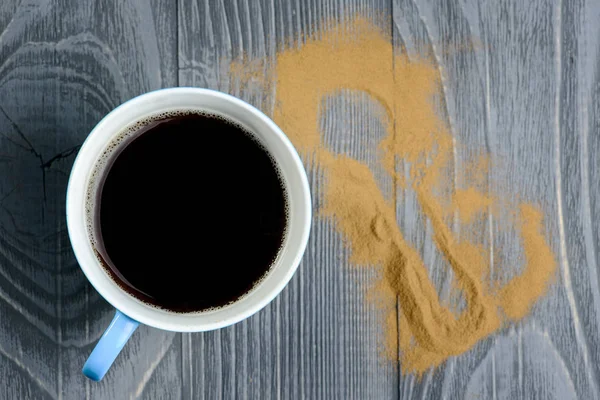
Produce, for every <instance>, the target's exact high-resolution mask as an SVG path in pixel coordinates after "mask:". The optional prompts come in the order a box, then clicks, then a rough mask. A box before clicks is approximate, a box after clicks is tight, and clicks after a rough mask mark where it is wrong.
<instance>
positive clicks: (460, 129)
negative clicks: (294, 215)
mask: <svg viewBox="0 0 600 400" xmlns="http://www.w3.org/2000/svg"><path fill="white" fill-rule="evenodd" d="M356 13H358V14H362V15H365V16H366V17H367V18H371V19H373V20H376V21H379V22H378V23H379V24H387V26H383V28H384V29H389V31H391V32H392V33H393V40H394V45H395V46H396V47H397V48H398V49H399V50H402V51H406V52H407V53H408V54H409V55H411V54H412V55H418V54H430V55H433V56H434V59H435V61H436V63H437V65H438V67H439V71H440V74H441V76H442V77H443V81H444V88H443V89H444V97H445V104H446V109H447V117H448V123H449V126H450V127H451V130H452V133H453V135H454V136H455V137H456V138H458V139H459V140H460V141H461V142H462V143H469V144H473V145H476V146H483V147H484V148H485V149H487V151H488V152H489V153H490V154H491V155H492V157H498V158H502V159H503V160H505V161H506V162H505V163H504V168H503V169H502V171H494V173H496V174H497V177H498V179H502V180H503V181H505V182H507V184H508V185H509V186H510V189H511V190H512V191H513V192H515V193H519V195H520V196H521V197H522V198H523V199H527V200H529V201H532V202H536V203H537V204H539V205H540V207H542V208H543V210H544V212H545V214H546V226H547V229H548V232H549V240H550V242H551V244H552V248H553V250H554V252H555V254H556V256H557V260H558V264H559V271H558V273H557V276H556V282H555V284H554V286H553V287H552V289H551V291H550V293H549V294H548V295H547V296H546V297H545V298H544V299H542V300H541V301H540V302H538V304H537V305H536V307H535V308H534V311H533V313H532V314H531V315H530V316H529V317H527V318H526V319H525V320H523V321H521V322H520V323H518V324H516V325H514V326H511V327H508V328H505V329H503V330H501V331H499V332H497V333H495V334H494V335H492V336H491V337H489V338H487V339H485V340H483V341H481V342H480V343H479V344H478V345H476V346H475V347H474V348H473V349H471V350H470V351H468V352H467V353H465V354H463V355H461V356H458V357H454V358H451V359H449V360H448V361H447V362H446V363H444V364H443V365H442V366H441V367H440V368H437V369H435V370H431V371H429V372H427V373H426V374H425V375H424V376H423V377H422V379H417V378H416V377H414V376H411V375H404V374H403V373H402V369H401V365H399V364H396V363H392V362H385V361H382V360H381V358H380V356H379V353H378V346H379V345H380V340H381V324H380V323H379V322H378V319H377V318H378V317H377V312H376V310H375V309H374V308H373V306H372V305H370V303H368V302H366V301H365V288H366V287H367V286H368V283H369V282H370V281H371V280H372V278H373V277H372V271H370V270H369V269H364V268H363V269H360V268H351V267H349V265H348V251H347V250H346V249H345V248H344V246H343V245H342V242H341V238H340V236H339V234H337V233H335V231H334V230H333V228H332V226H331V224H330V223H328V222H325V221H322V220H319V219H315V220H314V223H313V230H312V236H311V239H310V242H309V245H308V249H307V252H306V254H305V257H304V260H303V262H302V264H301V265H300V268H299V270H298V272H297V273H296V275H295V277H294V278H293V279H292V281H291V282H290V284H289V286H288V287H287V288H286V289H285V290H284V291H283V292H282V294H281V295H280V296H279V297H277V299H276V300H275V301H274V302H273V303H272V304H270V305H269V306H268V307H266V308H265V309H264V310H262V311H260V312H259V313H258V314H256V315H254V316H253V317H251V318H249V319H248V320H246V321H244V322H241V323H239V324H237V325H235V326H233V327H229V328H227V329H222V330H219V331H215V332H207V333H195V334H176V333H171V332H163V331H159V330H157V329H152V328H148V327H141V328H140V329H139V330H138V331H137V332H136V333H135V335H134V336H133V338H132V339H131V341H130V342H129V343H128V345H127V346H126V347H125V349H124V351H123V353H122V354H121V356H120V357H119V358H118V359H117V361H116V362H115V364H114V365H113V367H112V369H111V371H110V372H109V374H108V375H107V377H106V378H105V379H104V380H103V381H102V382H100V383H93V382H91V381H88V380H86V379H85V378H84V377H83V376H82V374H81V372H80V371H81V367H82V365H83V363H84V361H85V359H86V357H87V356H88V354H89V353H90V351H91V350H92V348H93V346H94V344H95V342H96V341H97V340H98V338H99V337H100V335H101V334H102V332H103V330H104V328H105V327H106V326H107V324H108V323H109V322H110V319H111V318H112V316H113V309H112V307H111V306H110V305H109V304H108V303H107V302H106V301H104V300H103V299H102V298H101V297H100V296H99V295H98V293H97V292H96V291H95V290H94V289H93V288H92V287H91V286H90V285H89V284H88V283H87V281H86V279H85V278H84V276H83V274H82V272H81V271H80V269H79V267H78V265H77V263H76V261H75V259H74V256H73V253H72V251H71V248H70V244H69V239H68V236H67V230H66V226H65V191H66V185H67V179H68V174H69V171H70V168H71V165H72V163H73V159H74V156H75V154H76V151H77V149H78V146H79V145H80V144H81V143H82V141H83V140H84V139H85V137H86V135H87V134H88V133H89V131H90V130H91V128H92V127H93V126H94V125H95V124H96V123H97V122H98V121H99V120H100V119H101V118H102V117H103V116H104V115H105V114H106V113H108V112H109V111H110V110H112V109H113V108H114V107H116V106H117V105H119V104H120V103H122V102H123V101H125V100H127V99H130V98H132V97H134V96H136V95H139V94H141V93H144V92H147V91H150V90H153V89H158V88H161V87H170V86H199V87H208V88H214V89H218V90H221V91H225V92H230V93H232V94H234V95H236V96H239V97H241V98H243V99H245V100H247V101H250V102H256V98H255V97H256V96H255V95H253V94H251V93H247V92H245V91H240V90H238V89H236V88H235V87H233V86H234V85H230V81H229V80H228V78H227V74H226V71H227V69H228V63H229V62H230V61H231V60H232V59H235V58H236V57H239V56H240V55H242V54H252V55H254V56H261V57H270V58H273V57H274V55H275V52H276V49H277V46H278V45H281V44H283V43H290V42H292V41H293V40H296V39H299V38H302V37H303V36H304V35H306V34H309V33H312V32H315V31H316V30H317V29H319V27H320V26H322V21H323V20H331V19H334V20H340V21H342V20H344V19H345V18H348V16H349V15H354V14H356ZM381 16H388V17H391V18H388V19H387V22H382V21H386V19H385V18H381ZM460 46H467V47H469V46H473V47H475V50H474V51H450V50H452V49H456V48H458V47H460ZM327 101H328V108H327V109H328V111H327V113H326V115H325V116H324V117H323V118H324V119H323V127H324V129H325V135H326V136H327V138H328V139H327V140H329V143H330V145H331V146H334V147H337V148H339V149H342V150H343V151H346V152H350V153H352V154H358V153H361V152H368V151H369V149H367V148H363V147H360V146H358V145H357V143H366V142H368V141H365V140H362V139H364V138H372V139H373V140H372V141H373V142H376V140H377V139H379V138H380V137H381V136H382V135H383V134H384V130H383V127H382V126H381V122H380V121H379V119H378V117H377V116H376V115H379V114H378V111H380V110H377V105H374V104H373V102H372V101H370V100H369V99H368V98H367V97H366V96H361V95H360V94H352V93H346V94H340V95H339V96H336V97H332V98H329V99H328V100H327ZM264 111H265V112H266V113H270V112H271V111H272V110H268V109H266V110H264ZM0 134H1V135H0V398H1V399H45V398H52V399H83V398H86V399H87V398H92V399H129V398H148V399H169V398H173V399H179V398H182V399H198V398H203V399H204V398H206V399H232V398H240V399H270V398H274V399H280V398H281V399H287V398H293V399H379V398H381V399H396V398H401V399H428V398H433V399H438V398H444V399H520V398H523V399H533V398H539V399H561V400H564V399H572V398H573V399H574V398H580V399H586V400H587V399H598V398H600V290H599V287H600V281H599V277H598V264H599V260H598V254H597V252H598V247H599V240H600V229H599V224H600V222H599V221H600V201H598V200H599V199H600V185H599V184H598V180H599V178H600V154H599V153H600V2H598V1H597V0H577V1H576V0H553V1H551V0H530V1H522V0H502V1H499V0H489V1H477V0H459V1H446V0H392V1H390V0H360V1H353V0H327V1H325V0H323V1H320V0H260V1H254V0H220V1H216V0H214V1H213V0H177V1H176V0H146V1H143V0H110V1H104V0H102V1H101V0H1V1H0ZM356 138H360V139H361V140H356ZM368 157H369V154H365V155H364V156H363V157H362V158H363V159H368ZM459 157H460V154H459ZM307 167H309V168H308V170H309V175H310V179H311V182H312V190H313V191H315V192H318V189H319V185H320V183H319V182H320V180H319V179H318V177H316V176H315V173H314V171H313V170H312V169H311V168H310V166H307ZM413 203H414V202H413ZM413 203H411V202H409V201H408V200H407V201H406V204H403V205H401V206H399V207H398V210H400V211H399V215H398V218H399V224H400V225H401V227H402V228H403V230H404V232H405V234H406V235H407V236H409V237H422V238H425V240H427V237H428V236H427V235H430V233H426V232H424V229H425V228H424V227H423V226H422V224H421V225H420V224H418V223H417V222H418V221H415V217H414V215H415V212H416V210H414V209H413V208H414V205H413ZM430 247H431V246H421V249H422V252H424V253H427V252H428V251H430V250H428V249H430ZM505 251H509V252H510V251H511V249H510V248H507V249H505ZM424 256H425V259H426V260H427V254H424Z"/></svg>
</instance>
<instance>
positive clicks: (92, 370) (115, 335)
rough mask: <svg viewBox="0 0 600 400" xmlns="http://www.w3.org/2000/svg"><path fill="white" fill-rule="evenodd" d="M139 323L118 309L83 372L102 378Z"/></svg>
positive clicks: (92, 376) (89, 376)
mask: <svg viewBox="0 0 600 400" xmlns="http://www.w3.org/2000/svg"><path fill="white" fill-rule="evenodd" d="M139 325H140V323H139V322H137V321H136V320H133V319H131V318H129V317H128V316H127V315H125V314H123V313H122V312H121V311H119V310H117V312H116V313H115V317H114V318H113V320H112V322H111V323H110V325H108V328H106V330H105V331H104V334H103V335H102V337H101V338H100V341H99V342H98V344H97V345H96V347H95V348H94V351H92V354H90V356H89V357H88V359H87V361H86V362H85V365H84V366H83V370H82V372H83V374H84V375H85V376H87V377H88V378H90V379H91V380H93V381H99V380H101V379H102V378H103V377H104V375H105V374H106V372H107V371H108V369H109V368H110V366H111V365H112V363H113V362H114V361H115V359H116V358H117V356H118V355H119V353H120V352H121V349H122V348H123V346H125V343H127V340H129V338H130V337H131V335H132V334H133V332H135V330H136V329H137V327H138V326H139Z"/></svg>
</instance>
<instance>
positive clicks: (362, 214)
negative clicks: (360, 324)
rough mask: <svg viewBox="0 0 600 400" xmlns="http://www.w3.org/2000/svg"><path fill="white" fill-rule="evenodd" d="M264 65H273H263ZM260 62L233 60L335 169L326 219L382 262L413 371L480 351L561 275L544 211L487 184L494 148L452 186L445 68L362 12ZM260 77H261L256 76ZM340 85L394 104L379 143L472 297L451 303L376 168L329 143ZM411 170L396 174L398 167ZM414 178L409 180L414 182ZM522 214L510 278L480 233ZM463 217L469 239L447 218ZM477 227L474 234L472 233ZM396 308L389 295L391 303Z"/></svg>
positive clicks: (299, 140)
mask: <svg viewBox="0 0 600 400" xmlns="http://www.w3.org/2000/svg"><path fill="white" fill-rule="evenodd" d="M254 64H255V65H260V66H261V69H262V68H263V67H264V65H265V63H261V62H258V63H254ZM252 65H253V63H246V62H238V63H233V66H232V69H231V74H232V77H233V78H235V79H236V80H237V81H238V82H239V83H240V84H241V85H248V84H250V83H252V84H256V83H257V81H260V82H259V83H260V84H261V85H263V87H265V88H271V87H272V85H273V84H274V86H275V94H276V100H275V110H274V113H273V119H274V120H275V122H276V123H277V124H278V125H279V126H280V127H281V128H282V130H283V131H284V132H285V133H286V134H287V136H288V137H289V138H290V139H291V140H292V142H293V143H294V145H295V146H296V148H297V149H298V150H299V151H300V152H301V153H303V154H304V155H305V156H307V157H312V158H314V159H315V160H316V161H317V162H318V164H319V166H320V168H322V169H323V170H324V171H325V175H326V186H325V188H324V195H323V196H324V198H323V208H322V210H321V212H320V215H321V216H322V217H327V218H332V219H333V220H334V222H335V226H336V229H338V230H339V231H340V232H341V233H342V235H343V237H344V238H345V240H346V243H347V245H348V246H349V247H350V248H351V251H352V256H351V260H350V261H351V262H352V263H354V264H357V265H374V266H377V267H378V268H381V269H382V274H381V276H382V280H381V282H379V283H378V284H377V293H378V295H379V296H387V297H388V298H389V299H390V300H391V299H394V300H395V298H397V300H398V304H399V309H400V315H399V316H397V315H396V312H397V310H396V307H395V304H396V302H395V301H392V302H387V304H393V305H394V306H393V307H388V308H389V310H388V315H387V316H386V317H385V318H384V320H383V321H382V323H383V324H385V332H386V340H385V345H386V346H387V350H388V351H387V352H386V354H387V355H388V356H389V357H394V358H396V357H398V353H397V352H396V349H397V347H398V346H399V348H400V361H401V368H402V371H403V372H404V373H416V374H418V375H420V374H422V373H423V372H425V371H426V370H427V369H429V368H431V367H435V366H437V365H439V364H441V363H442V362H444V361H445V360H446V359H447V358H448V357H451V356H455V355H459V354H462V353H464V352H465V351H467V350H469V349H470V348H472V347H473V346H474V345H475V344H476V343H477V342H478V341H479V340H481V339H483V338H485V337H486V336H488V335H489V334H491V333H492V332H494V331H496V330H497V329H499V328H500V327H502V326H503V325H504V324H507V323H509V322H511V321H518V320H520V319H521V318H523V317H525V316H526V315H527V313H528V312H529V311H530V309H531V307H532V306H533V304H534V303H535V302H536V301H537V300H538V299H539V298H540V297H541V296H543V295H544V294H545V293H546V291H547V289H548V287H549V284H550V283H551V281H552V279H553V277H554V274H555V271H556V259H555V255H554V253H553V252H552V250H551V248H550V247H549V244H548V241H547V240H546V238H545V236H544V224H543V214H542V212H541V210H540V209H539V208H538V207H536V206H535V205H533V204H528V203H512V204H511V201H512V197H511V198H508V199H504V198H499V197H498V196H494V195H492V194H490V193H489V192H488V191H486V190H485V187H487V186H486V185H485V182H486V180H487V179H488V177H489V174H488V169H489V168H490V162H489V156H487V155H486V154H485V153H482V154H481V155H479V156H478V158H476V159H474V160H468V163H467V168H465V171H464V172H462V175H461V176H460V178H461V179H460V180H461V181H462V182H466V186H465V187H460V188H458V187H454V183H453V182H454V180H453V174H461V172H455V171H454V169H453V165H452V162H453V150H454V148H455V146H460V143H455V141H454V140H453V137H452V135H451V134H450V132H449V131H448V128H447V126H446V124H445V123H444V122H443V120H442V119H441V118H440V116H438V115H437V114H436V111H435V107H434V99H435V97H436V96H439V94H440V80H439V72H438V71H437V69H436V68H435V67H434V66H432V65H431V63H429V62H427V60H416V61H415V60H409V59H408V58H407V56H406V55H404V54H399V55H398V54H396V55H395V54H394V52H393V48H392V44H391V40H390V38H389V37H387V36H386V35H384V34H383V33H382V32H381V31H380V30H379V29H378V28H377V27H375V26H373V25H372V24H370V23H369V22H367V21H365V20H363V19H360V18H358V19H355V20H354V21H352V22H350V23H348V24H345V25H337V26H335V27H333V28H331V29H330V30H328V31H327V32H322V34H321V35H320V36H319V37H318V38H309V39H308V40H307V41H306V42H305V43H304V44H302V45H300V46H295V47H293V48H289V49H283V50H282V51H280V52H279V53H278V54H277V58H276V65H275V67H274V69H273V70H271V71H269V73H268V74H267V76H266V78H264V74H260V73H259V74H257V73H255V72H253V71H252ZM250 80H252V82H250ZM342 89H350V90H356V91H362V92H365V93H368V94H369V95H370V96H371V97H372V98H373V99H374V100H375V101H377V102H379V103H380V104H381V105H382V106H383V108H384V109H385V110H386V115H384V116H383V117H382V119H383V121H382V123H383V124H384V126H385V128H386V131H387V135H386V137H385V138H384V139H383V140H382V141H381V143H380V146H379V147H380V149H381V150H382V154H383V155H382V157H381V159H380V162H381V164H382V166H383V167H384V169H385V171H386V172H387V173H388V174H389V175H390V176H392V177H393V181H394V182H395V183H396V185H397V186H398V187H401V188H404V189H406V190H411V191H413V192H414V193H415V194H416V196H417V199H418V201H419V204H420V209H421V211H420V212H421V213H422V214H423V215H424V216H425V217H426V219H427V220H428V221H429V222H430V224H431V227H432V228H433V240H434V242H435V245H436V247H437V249H438V250H439V253H440V254H441V255H443V257H444V258H445V261H446V265H447V267H448V268H449V269H451V270H452V272H453V279H454V286H455V287H456V289H457V290H458V291H459V292H460V294H461V296H462V299H463V300H464V302H463V303H464V305H463V306H462V307H454V306H450V305H449V304H447V303H448V302H444V301H442V299H440V296H439V295H438V289H437V288H436V286H435V285H434V283H433V282H432V280H431V278H430V276H429V274H428V271H427V268H426V266H425V264H424V261H423V259H422V258H421V255H420V254H419V252H418V251H417V250H416V248H415V247H414V246H413V245H412V244H411V243H410V242H408V241H407V240H406V239H405V237H404V235H403V233H402V232H401V230H400V228H399V226H398V223H397V216H396V211H395V207H396V205H395V204H394V203H393V201H392V200H388V199H386V198H385V196H384V195H383V193H382V192H381V190H380V189H379V188H378V186H377V183H376V180H375V177H374V175H373V172H372V171H371V170H370V169H369V167H368V166H367V165H366V164H364V163H361V162H359V161H357V160H356V159H353V158H351V157H349V156H346V155H339V154H333V153H332V152H331V151H329V150H328V149H327V148H326V147H325V146H324V145H323V143H322V141H321V137H322V134H323V132H321V131H320V129H319V120H320V118H321V117H322V110H321V107H322V105H323V101H322V100H323V99H324V97H325V96H328V95H331V94H335V93H337V92H339V91H340V90H342ZM401 163H404V165H408V168H409V171H408V173H402V174H399V173H397V168H398V165H400V164H401ZM407 177H408V178H407ZM507 204H508V205H509V207H508V208H510V209H512V210H517V211H508V212H507V213H508V214H510V218H507V220H510V221H515V222H514V224H515V227H514V228H516V231H517V232H518V235H519V239H520V242H521V245H522V246H523V253H524V259H523V260H522V265H519V266H515V270H518V271H519V272H518V273H516V274H515V273H513V274H512V278H511V279H509V280H508V281H507V282H506V281H504V282H503V283H500V282H494V281H491V278H490V276H491V275H490V270H491V269H492V268H495V269H497V268H498V266H497V265H490V263H491V262H492V261H491V259H494V257H489V249H488V248H486V247H484V245H483V244H482V243H481V242H482V240H481V238H480V240H479V242H477V241H473V242H472V241H470V240H472V239H473V238H476V237H477V236H481V233H479V234H478V232H479V231H477V230H475V228H474V227H475V226H477V223H478V221H479V222H480V221H485V220H486V219H487V218H488V217H489V216H490V215H493V216H495V217H500V218H502V217H504V215H503V214H502V212H503V211H502V210H506V209H507ZM453 219H454V220H458V224H459V226H460V231H461V236H460V237H459V236H458V235H457V234H456V233H455V230H456V229H452V226H451V225H450V224H449V222H450V221H452V220H453ZM469 229H472V230H473V231H472V232H469ZM509 272H510V271H509ZM381 304H386V302H381Z"/></svg>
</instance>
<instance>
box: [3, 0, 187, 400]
mask: <svg viewBox="0 0 600 400" xmlns="http://www.w3.org/2000/svg"><path fill="white" fill-rule="evenodd" d="M168 3H169V2H167V1H158V0H153V1H152V2H151V4H152V7H149V6H148V4H147V2H145V1H114V2H94V1H51V0H40V1H36V0H31V1H15V2H13V1H2V2H0V148H1V150H0V153H1V154H2V156H0V157H1V159H2V162H1V163H0V199H1V201H0V316H1V317H0V382H2V385H0V398H6V399H20V398H57V399H61V398H73V399H82V398H114V399H118V398H129V397H136V396H137V395H138V394H140V393H143V392H144V389H145V388H147V389H148V390H151V393H153V395H156V396H159V395H160V394H161V393H163V394H171V393H178V391H180V390H181V384H180V379H179V375H178V374H176V373H173V370H172V366H173V365H179V362H178V359H179V357H180V346H179V338H178V337H177V336H175V335H174V334H172V333H166V332H161V331H158V330H151V329H147V328H143V329H142V330H141V331H140V332H137V334H136V335H135V337H134V339H133V341H132V342H131V343H130V344H129V345H128V346H127V348H126V350H125V357H121V358H120V359H119V360H117V362H116V363H115V366H114V368H113V369H112V370H111V371H110V373H109V379H107V380H106V381H105V382H102V383H101V384H93V385H92V384H91V383H90V382H88V381H86V380H85V378H84V377H83V376H82V374H81V366H82V363H83V362H84V361H85V359H86V357H87V356H88V354H89V353H90V351H91V349H92V347H93V346H94V344H95V342H96V340H97V339H98V338H99V337H100V335H101V334H102V332H103V330H104V329H105V327H106V325H107V324H108V322H109V321H110V319H111V318H112V314H113V310H112V309H111V307H110V306H109V305H108V304H107V303H106V302H105V301H104V300H102V299H101V297H100V296H99V295H98V294H97V293H96V291H95V290H93V289H92V288H91V287H90V286H89V284H87V281H86V279H85V277H84V276H83V274H82V273H81V271H80V269H79V267H78V265H77V263H76V262H75V259H74V257H73V254H72V251H71V249H70V243H69V239H68V236H67V231H66V226H65V193H66V185H67V179H68V174H69V171H70V167H71V164H72V162H73V160H74V156H75V154H76V151H77V149H78V146H79V145H81V143H82V141H83V140H84V138H85V137H86V136H87V134H88V133H89V131H90V130H91V128H92V127H93V126H94V125H95V124H96V123H97V122H98V121H99V120H100V119H101V118H102V117H103V116H104V115H105V114H106V113H108V112H109V111H110V110H111V109H113V108H114V107H116V106H117V105H118V104H120V103H121V102H123V101H125V100H127V99H129V98H131V97H133V96H135V95H138V94H141V93H143V92H146V91H149V90H152V89H157V88H160V87H162V86H173V85H176V84H177V74H176V68H177V65H176V60H177V59H176V14H175V12H176V10H174V9H173V8H172V7H168ZM132 361H133V362H132ZM174 380H175V381H176V382H175V384H173V383H174Z"/></svg>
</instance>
